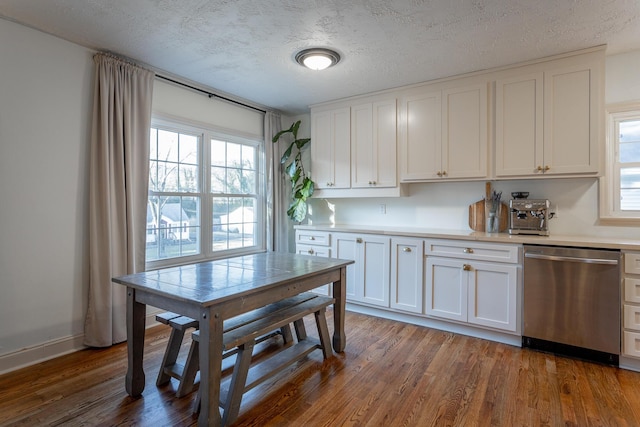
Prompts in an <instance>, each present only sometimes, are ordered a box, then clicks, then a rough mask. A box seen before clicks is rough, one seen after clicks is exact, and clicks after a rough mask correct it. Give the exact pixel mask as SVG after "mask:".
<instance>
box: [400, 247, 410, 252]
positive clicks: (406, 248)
mask: <svg viewBox="0 0 640 427" xmlns="http://www.w3.org/2000/svg"><path fill="white" fill-rule="evenodd" d="M402 252H411V248H409V247H405V248H402Z"/></svg>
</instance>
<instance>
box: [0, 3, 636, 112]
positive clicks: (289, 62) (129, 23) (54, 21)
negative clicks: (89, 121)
mask: <svg viewBox="0 0 640 427" xmlns="http://www.w3.org/2000/svg"><path fill="white" fill-rule="evenodd" d="M0 16H3V17H5V18H7V19H10V20H13V21H16V22H19V23H23V24H25V25H28V26H31V27H34V28H37V29H40V30H42V31H44V32H47V33H50V34H53V35H56V36H59V37H62V38H64V39H66V40H69V41H73V42H75V43H78V44H80V45H83V46H86V47H89V48H93V49H99V50H109V51H112V52H115V53H118V54H121V55H124V56H126V57H129V58H132V59H134V60H137V61H140V62H142V63H144V64H147V65H149V66H152V67H154V68H156V69H157V70H162V71H164V72H166V73H167V75H169V76H171V75H173V76H179V77H181V78H183V79H186V80H189V81H191V82H195V83H198V84H200V85H202V86H204V87H206V88H209V89H215V90H218V91H220V92H221V93H226V94H231V95H235V96H237V97H240V98H243V99H245V100H248V101H251V102H253V103H255V104H258V105H262V106H266V107H270V108H273V109H278V110H280V111H283V112H286V113H290V114H293V113H301V112H306V111H308V106H309V105H310V104H314V103H318V102H323V101H328V100H332V99H338V98H343V97H347V96H351V95H358V94H364V93H369V92H374V91H378V90H382V89H389V88H393V87H398V86H402V85H406V84H411V83H418V82H424V81H428V80H433V79H436V78H441V77H446V76H452V75H457V74H462V73H466V72H470V71H476V70H482V69H487V68H492V67H496V66H501V65H507V64H512V63H515V62H520V61H525V60H529V59H535V58H540V57H545V56H549V55H554V54H558V53H563V52H568V51H572V50H577V49H581V48H586V47H591V46H596V45H601V44H607V45H608V48H607V54H612V53H619V52H624V51H628V50H634V49H640V0H214V1H212V0H0ZM312 46H318V47H330V48H333V49H335V50H336V51H338V52H339V53H340V54H341V55H342V56H343V60H342V61H341V62H340V63H339V64H338V65H337V66H336V67H333V68H331V69H328V70H325V71H322V72H318V71H311V70H307V69H304V68H302V67H300V66H299V65H297V64H296V63H295V62H294V60H293V57H294V56H295V53H296V52H298V51H299V50H301V49H303V48H307V47H312Z"/></svg>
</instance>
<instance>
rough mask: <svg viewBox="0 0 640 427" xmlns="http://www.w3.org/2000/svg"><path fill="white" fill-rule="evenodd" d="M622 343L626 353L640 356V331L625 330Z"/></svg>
mask: <svg viewBox="0 0 640 427" xmlns="http://www.w3.org/2000/svg"><path fill="white" fill-rule="evenodd" d="M622 345H623V353H624V354H625V355H627V356H633V357H640V333H638V332H629V331H624V337H623V343H622Z"/></svg>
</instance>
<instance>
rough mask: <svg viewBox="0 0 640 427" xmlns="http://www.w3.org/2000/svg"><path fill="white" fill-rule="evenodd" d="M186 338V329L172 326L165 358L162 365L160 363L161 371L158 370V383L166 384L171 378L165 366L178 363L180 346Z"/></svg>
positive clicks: (158, 384) (159, 384)
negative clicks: (180, 329) (182, 329)
mask: <svg viewBox="0 0 640 427" xmlns="http://www.w3.org/2000/svg"><path fill="white" fill-rule="evenodd" d="M183 338H184V331H179V330H177V329H175V328H171V335H169V342H168V343H167V349H166V350H165V352H164V358H163V359H162V365H160V372H158V379H157V380H156V385H157V386H161V385H163V384H166V383H168V382H169V380H170V379H171V376H169V375H168V374H166V373H165V372H164V368H166V367H167V366H171V365H173V364H175V363H176V359H177V358H178V353H179V352H180V346H181V345H182V339H183Z"/></svg>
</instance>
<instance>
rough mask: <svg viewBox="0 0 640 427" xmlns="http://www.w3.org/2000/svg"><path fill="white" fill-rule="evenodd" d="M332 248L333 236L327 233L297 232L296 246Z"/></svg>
mask: <svg viewBox="0 0 640 427" xmlns="http://www.w3.org/2000/svg"><path fill="white" fill-rule="evenodd" d="M298 244H303V245H304V244H306V245H313V246H331V234H330V233H328V232H326V231H312V230H311V231H310V230H296V245H298Z"/></svg>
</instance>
